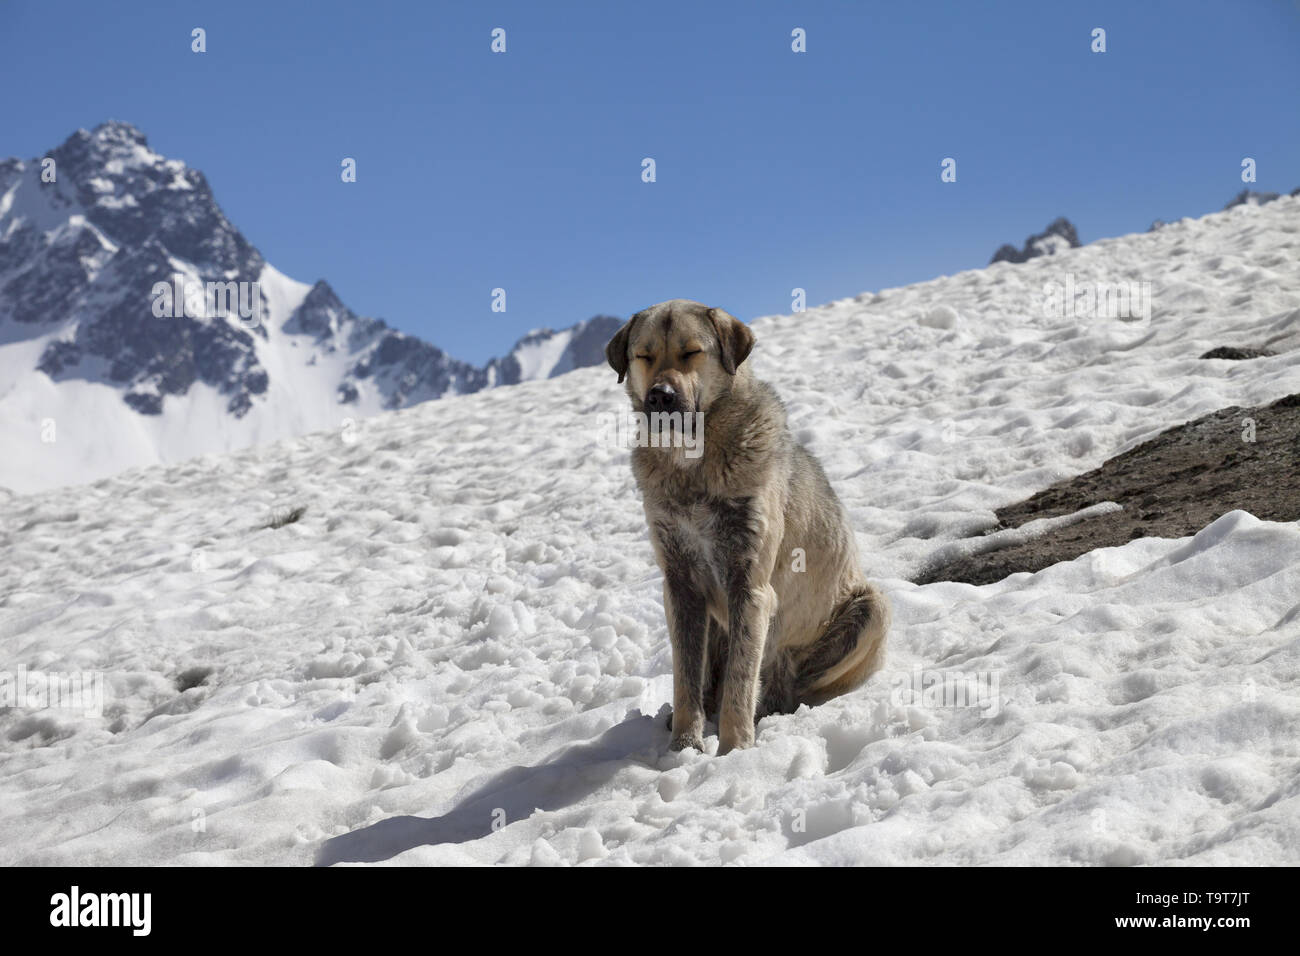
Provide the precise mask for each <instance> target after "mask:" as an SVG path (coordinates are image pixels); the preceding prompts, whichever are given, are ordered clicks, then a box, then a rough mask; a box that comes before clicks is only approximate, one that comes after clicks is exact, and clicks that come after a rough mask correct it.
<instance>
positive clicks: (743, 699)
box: [718, 501, 781, 755]
mask: <svg viewBox="0 0 1300 956" xmlns="http://www.w3.org/2000/svg"><path fill="white" fill-rule="evenodd" d="M724 518H725V520H724V521H721V522H719V524H720V532H721V535H720V537H721V541H722V542H723V544H724V554H725V555H726V567H727V572H726V573H727V616H728V621H729V628H728V630H729V637H730V641H729V646H728V650H727V665H726V670H725V676H724V678H723V689H722V707H721V710H720V711H719V714H718V754H719V755H722V754H725V753H727V752H729V751H731V750H736V749H741V748H745V747H752V746H753V744H754V709H755V707H756V706H757V705H758V688H759V676H760V674H761V672H762V667H763V649H764V647H765V646H766V644H767V629H768V622H769V621H770V620H771V618H772V615H773V614H775V613H776V604H777V598H776V591H775V590H774V589H773V588H772V585H771V578H772V567H773V563H774V561H775V557H776V543H777V542H778V541H780V538H781V522H780V520H779V518H778V519H777V520H772V519H769V520H767V521H760V520H758V519H757V516H756V515H755V514H754V512H752V511H751V505H750V502H748V501H743V502H740V503H739V504H738V505H737V506H736V507H735V508H734V509H732V510H730V511H728V512H726V513H725V515H724ZM759 526H762V527H763V528H764V529H765V532H766V533H765V534H760V533H759V531H758V527H759Z"/></svg>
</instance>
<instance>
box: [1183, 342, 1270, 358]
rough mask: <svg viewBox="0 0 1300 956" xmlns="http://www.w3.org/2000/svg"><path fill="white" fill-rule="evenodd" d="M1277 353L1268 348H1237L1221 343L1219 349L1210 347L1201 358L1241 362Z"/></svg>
mask: <svg viewBox="0 0 1300 956" xmlns="http://www.w3.org/2000/svg"><path fill="white" fill-rule="evenodd" d="M1276 354H1277V353H1276V352H1272V351H1269V350H1268V349H1254V348H1236V347H1234V346H1231V345H1220V346H1219V347H1218V348H1217V349H1210V350H1209V351H1208V352H1206V353H1205V354H1204V355H1202V356H1201V358H1203V359H1229V360H1231V361H1234V362H1239V361H1242V360H1244V359H1254V358H1268V357H1269V356H1271V355H1276Z"/></svg>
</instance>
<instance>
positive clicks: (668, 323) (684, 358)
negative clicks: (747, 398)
mask: <svg viewBox="0 0 1300 956" xmlns="http://www.w3.org/2000/svg"><path fill="white" fill-rule="evenodd" d="M753 347H754V333H753V332H751V331H749V326H747V325H745V323H743V322H741V321H740V320H739V319H736V318H735V317H734V316H732V315H730V314H728V313H727V312H724V311H723V310H722V309H711V308H709V307H708V306H707V305H701V304H700V303H699V302H692V301H690V300H689V299H672V300H670V301H668V302H660V303H659V304H658V305H652V306H650V308H648V309H643V310H641V311H640V312H638V313H637V314H636V315H634V316H632V318H631V319H629V320H628V322H627V324H626V325H624V326H623V327H622V328H621V329H619V330H618V332H617V333H615V335H614V337H613V338H612V339H610V340H609V345H607V346H605V358H606V359H608V360H609V364H610V366H611V367H612V368H613V369H614V371H616V372H618V380H619V381H620V382H622V381H624V379H626V380H627V386H626V387H627V393H628V395H629V396H630V397H631V399H632V406H633V408H635V409H636V410H637V411H641V412H647V413H654V412H666V413H672V412H680V413H682V414H684V415H689V414H694V413H695V412H706V411H708V410H709V406H710V405H712V404H713V403H714V402H715V401H717V400H718V398H720V397H721V396H723V395H725V394H726V393H727V392H728V391H730V390H731V387H732V384H733V383H734V381H735V378H736V370H737V369H738V368H739V367H740V365H741V363H743V362H744V361H745V359H746V358H747V357H748V356H749V352H750V350H751V349H752V348H753Z"/></svg>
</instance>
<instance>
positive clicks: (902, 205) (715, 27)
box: [0, 0, 1300, 362]
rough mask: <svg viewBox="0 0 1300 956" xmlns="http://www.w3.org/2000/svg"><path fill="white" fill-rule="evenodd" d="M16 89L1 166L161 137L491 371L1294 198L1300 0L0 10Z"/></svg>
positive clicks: (8, 94) (10, 80) (381, 300)
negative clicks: (603, 325) (98, 140)
mask: <svg viewBox="0 0 1300 956" xmlns="http://www.w3.org/2000/svg"><path fill="white" fill-rule="evenodd" d="M194 27H202V28H204V29H205V30H206V32H207V52H206V53H203V54H196V53H193V52H191V49H190V45H191V36H190V31H191V30H192V29H193V28H194ZM495 27H501V28H504V29H505V30H506V42H507V51H506V52H505V53H504V54H494V53H492V52H491V49H490V44H491V35H490V34H491V31H492V29H493V28H495ZM796 27H801V28H803V29H804V30H806V31H807V52H806V53H802V54H796V53H794V52H792V51H791V30H793V29H794V28H796ZM1095 27H1102V28H1104V29H1105V30H1106V45H1107V51H1106V52H1105V53H1093V52H1091V49H1090V46H1091V42H1092V40H1091V31H1092V30H1093V28H1095ZM0 83H2V85H0V89H2V90H3V91H4V94H3V108H2V111H0V116H2V117H3V122H2V123H0V156H20V157H23V158H32V157H36V156H40V155H43V154H44V153H45V152H46V151H47V150H49V149H50V148H52V147H53V146H55V145H57V144H58V143H60V142H62V141H63V140H64V139H65V138H66V137H67V136H68V135H69V134H70V133H71V132H72V131H73V130H75V129H76V128H78V127H86V128H90V127H92V126H94V125H95V124H97V123H99V122H101V121H103V120H105V119H110V118H111V119H120V120H125V121H127V122H130V123H133V124H135V125H136V126H138V127H139V128H140V129H142V130H143V131H144V132H145V134H146V135H147V136H148V137H149V142H150V145H151V146H152V147H153V148H154V149H155V150H157V151H158V152H161V153H163V154H164V155H167V156H169V157H174V158H179V159H183V160H185V161H186V162H187V163H189V164H190V165H192V166H195V167H197V168H199V169H201V170H203V172H204V173H205V174H206V175H207V176H208V179H209V181H210V182H211V184H212V187H213V190H214V191H215V194H216V196H217V200H218V201H219V202H220V203H221V205H222V207H223V208H224V209H225V211H226V213H227V215H228V216H229V217H230V218H231V220H232V221H233V222H234V223H235V225H236V226H238V227H239V228H240V229H241V230H242V231H243V233H244V234H245V236H247V238H248V239H249V241H251V242H252V243H253V244H254V245H255V246H257V247H258V248H259V249H260V250H261V251H262V253H263V254H264V255H265V256H266V257H267V259H268V260H269V261H270V262H271V263H272V264H274V265H275V266H276V267H278V268H279V269H280V270H281V271H283V272H285V273H287V274H288V275H290V276H292V277H294V278H297V279H301V280H303V281H306V282H312V281H315V280H316V279H318V278H325V279H327V280H329V282H330V283H331V284H332V285H333V286H334V287H335V289H336V290H337V291H338V293H339V295H340V297H341V298H342V299H343V300H344V301H345V302H346V303H347V304H348V305H349V306H351V307H352V308H353V309H354V310H356V311H358V312H361V313H364V314H367V315H376V316H381V317H383V318H385V319H386V320H388V321H389V323H390V324H392V325H394V326H396V327H398V328H400V329H403V330H406V331H409V332H412V333H415V334H417V335H420V336H422V337H424V338H426V339H428V340H429V341H432V342H434V343H435V344H437V345H439V346H441V347H443V348H445V349H447V350H448V351H449V352H451V353H452V354H454V355H456V356H458V357H460V358H464V359H467V360H471V361H475V362H481V361H483V360H484V359H486V358H487V357H489V356H491V355H494V354H501V353H503V352H504V351H505V350H506V349H508V348H509V347H510V345H511V344H512V343H513V342H514V340H515V339H516V338H518V337H519V336H520V335H521V334H523V333H524V332H527V331H528V330H529V329H532V328H535V327H539V326H544V325H549V326H552V327H561V326H565V325H569V324H571V323H573V322H575V321H578V320H580V319H583V318H587V317H589V316H591V315H593V314H596V313H600V312H605V313H611V314H615V315H620V316H626V315H628V314H630V313H631V312H633V311H636V310H637V309H639V308H642V307H644V306H646V305H649V304H651V303H653V302H657V301H659V300H662V299H668V298H676V297H683V298H693V299H700V300H702V301H705V302H708V303H709V304H711V305H719V306H722V307H724V308H726V309H728V310H730V311H731V312H733V313H735V314H736V315H738V316H740V317H741V318H744V319H751V318H754V317H756V316H759V315H769V314H777V313H780V314H784V313H788V312H789V311H791V289H792V288H794V287H796V286H798V287H802V288H804V289H806V290H807V295H808V304H809V305H815V304H818V303H822V302H827V301H830V300H832V299H837V298H843V297H845V296H851V295H856V294H858V293H860V292H863V291H866V290H873V291H874V290H877V289H881V288H887V287H891V286H898V285H904V284H907V283H910V282H915V281H920V280H924V279H929V278H933V277H935V276H937V275H941V274H950V273H953V272H958V271H961V270H963V269H969V268H979V267H981V266H983V265H985V264H986V263H987V262H988V260H989V257H990V256H991V255H992V253H993V251H994V249H996V248H997V246H998V245H1000V244H1001V243H1003V242H1014V243H1016V244H1017V245H1019V244H1020V243H1021V242H1022V241H1023V240H1024V238H1025V237H1026V235H1028V234H1029V233H1031V232H1037V231H1039V230H1040V229H1042V228H1043V227H1044V226H1045V225H1046V224H1047V222H1048V221H1049V220H1051V219H1052V218H1054V217H1055V216H1058V215H1065V216H1068V217H1069V218H1070V219H1072V220H1073V221H1074V223H1075V224H1076V225H1077V227H1078V229H1079V235H1080V238H1081V239H1083V241H1085V242H1087V241H1090V240H1092V239H1097V238H1100V237H1103V236H1113V235H1121V234H1124V233H1127V232H1134V231H1141V230H1145V229H1146V228H1147V227H1148V226H1149V225H1150V223H1151V221H1152V220H1153V219H1156V218H1163V219H1176V218H1178V217H1180V216H1184V215H1189V216H1195V215H1201V214H1203V213H1206V212H1210V211H1214V210H1217V209H1218V208H1220V207H1221V206H1222V205H1223V204H1224V203H1225V202H1226V201H1227V200H1228V199H1229V198H1230V197H1231V196H1233V195H1234V194H1235V193H1237V192H1238V191H1240V190H1241V189H1242V188H1243V184H1242V182H1241V179H1240V174H1241V161H1242V158H1243V157H1247V156H1249V157H1253V158H1254V159H1255V160H1256V161H1257V163H1258V183H1257V184H1256V185H1255V186H1254V187H1252V188H1257V189H1264V190H1272V191H1279V192H1290V191H1291V190H1292V189H1294V188H1296V187H1297V186H1300V3H1297V2H1296V0H1233V2H1218V3H1202V2H1151V0H1142V2H1134V0H1123V2H1116V3H1088V4H1073V3H1064V2H1026V3H999V2H990V3H983V2H978V3H977V2H965V3H959V2H954V3H942V4H941V3H929V2H891V3H887V4H886V3H874V2H838V3H831V2H808V3H795V2H763V0H736V2H730V0H729V2H723V0H694V2H688V3H676V2H654V3H623V2H611V0H605V2H589V3H565V2H538V0H527V2H521V3H472V2H458V3H447V2H431V3H409V4H405V3H402V4H399V3H390V2H383V0H373V2H369V3H335V2H276V0H261V2H244V0H221V2H207V0H204V2H191V3H177V2H170V3H168V2H132V0H122V2H104V0H96V2H87V3H81V2H63V3H49V2H27V0H0ZM344 157H354V158H355V159H356V160H357V182H356V183H343V182H342V181H341V179H340V162H341V161H342V159H343V158H344ZM645 157H652V158H653V159H654V160H655V161H656V164H657V182H655V183H650V184H648V183H644V182H642V180H641V162H642V159H643V158H645ZM945 157H952V158H955V159H956V160H957V181H956V182H955V183H943V182H941V181H940V175H939V174H940V163H941V161H942V160H943V159H944V158H945ZM495 287H503V288H505V289H506V293H507V300H506V301H507V311H506V312H505V313H504V314H501V313H494V312H492V311H491V290H492V289H493V288H495Z"/></svg>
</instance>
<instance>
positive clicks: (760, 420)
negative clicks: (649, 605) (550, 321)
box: [605, 299, 890, 754]
mask: <svg viewBox="0 0 1300 956" xmlns="http://www.w3.org/2000/svg"><path fill="white" fill-rule="evenodd" d="M753 345H754V334H753V333H752V332H751V331H750V330H749V327H748V326H746V325H745V324H744V323H742V322H739V321H737V320H736V319H735V318H733V317H732V316H731V315H728V314H727V313H726V312H724V311H723V310H721V309H711V308H708V307H707V306H704V305H701V304H700V303H698V302H691V301H689V300H686V299H673V300H672V301H669V302H661V303H659V304H658V305H654V306H651V307H650V308H648V309H645V310H644V311H641V312H638V313H637V314H636V315H634V316H632V318H631V320H630V321H629V322H628V323H627V324H626V325H624V326H623V328H621V329H620V330H619V331H618V333H617V334H616V335H615V336H614V338H613V339H612V340H611V341H610V343H609V345H608V346H607V347H606V349H605V356H606V358H607V359H608V360H609V364H610V365H611V366H612V367H613V368H614V371H616V372H618V377H619V378H618V380H619V381H620V382H623V381H624V380H625V379H626V382H627V385H626V388H627V393H628V396H629V397H630V398H631V399H632V408H633V409H634V410H635V411H636V412H638V413H641V414H642V415H645V416H647V418H646V424H647V425H648V428H647V431H646V432H645V434H646V435H649V436H653V437H652V440H651V441H648V442H640V443H638V447H636V448H634V449H633V451H632V470H633V473H634V474H635V476H636V482H637V486H638V487H639V488H640V490H641V495H642V498H643V500H644V504H645V515H646V522H647V523H648V524H649V527H650V540H651V543H652V545H653V546H654V552H655V558H656V560H657V561H658V563H659V567H660V569H661V570H662V571H663V575H664V611H665V612H666V614H667V617H668V633H669V636H670V638H671V640H672V646H673V716H672V748H673V749H674V750H681V749H682V748H684V747H694V748H696V749H697V750H701V751H702V750H703V749H704V720H705V714H706V712H708V713H712V712H713V711H714V710H715V709H717V711H718V714H719V716H718V725H719V731H718V738H719V743H718V753H719V754H723V753H726V752H728V751H729V750H732V749H734V748H738V747H749V746H751V745H752V744H753V742H754V721H755V719H756V718H761V717H763V716H765V715H767V714H771V713H788V712H790V711H793V710H794V709H795V708H796V707H798V706H799V704H803V703H806V704H809V705H816V704H819V703H821V702H823V701H826V700H828V699H830V698H832V697H835V696H837V695H839V694H843V693H845V692H847V691H850V690H852V689H853V688H855V687H857V686H858V685H860V684H861V683H862V682H863V681H864V680H866V679H867V677H868V676H869V675H870V674H872V673H873V672H874V671H876V670H878V669H879V668H880V666H881V665H882V664H883V663H884V649H885V633H886V631H887V630H888V628H889V615H890V612H889V604H888V602H887V601H886V600H885V598H884V596H883V595H882V594H881V593H880V592H879V591H877V590H876V589H875V588H874V587H872V586H871V585H870V584H868V583H867V581H866V580H865V578H864V577H863V575H862V571H861V569H860V567H859V565H858V554H857V546H856V543H855V541H854V537H853V531H852V529H850V528H849V526H848V521H847V519H846V517H845V515H844V510H843V508H842V507H841V506H840V502H839V499H838V498H836V497H835V492H834V491H833V490H831V486H830V483H829V482H828V481H827V480H826V475H825V473H824V472H823V471H822V469H821V466H820V465H819V464H818V463H817V460H816V459H815V458H813V457H812V455H810V454H809V453H808V452H807V451H806V450H805V449H804V448H803V446H801V445H799V444H798V443H796V442H795V440H794V438H793V436H792V435H791V434H790V431H789V429H788V428H787V427H786V418H785V407H784V406H783V405H782V404H781V400H780V399H779V398H778V397H777V395H776V393H775V392H774V391H773V390H772V388H771V386H769V385H766V384H765V383H763V382H760V381H758V380H757V379H756V378H754V376H753V374H752V372H751V370H750V366H748V365H746V364H745V359H746V357H747V356H748V355H749V353H750V350H751V349H752V348H753ZM701 416H702V422H703V435H702V438H703V447H702V449H700V448H699V447H698V446H697V447H695V448H694V452H695V454H692V453H691V451H692V448H691V446H692V445H693V444H696V443H697V442H698V440H699V437H700V436H699V435H695V441H694V442H692V441H691V440H690V439H691V436H692V432H691V427H692V424H693V423H694V422H696V421H699V420H700V418H701ZM665 446H666V447H665Z"/></svg>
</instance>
